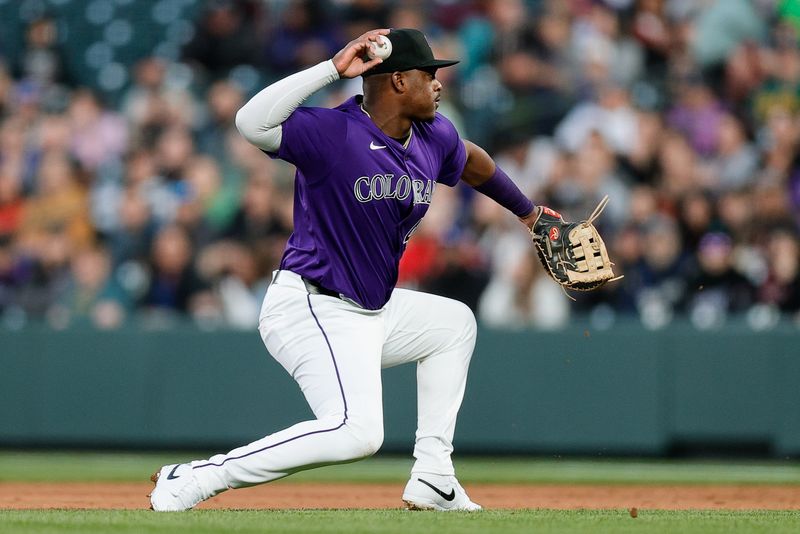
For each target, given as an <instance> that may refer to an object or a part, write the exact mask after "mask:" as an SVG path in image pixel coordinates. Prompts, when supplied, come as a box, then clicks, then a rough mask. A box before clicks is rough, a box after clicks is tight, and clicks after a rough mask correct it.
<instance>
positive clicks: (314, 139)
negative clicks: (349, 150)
mask: <svg viewBox="0 0 800 534" xmlns="http://www.w3.org/2000/svg"><path fill="white" fill-rule="evenodd" d="M281 129H282V131H281V146H280V148H279V149H278V152H277V154H270V156H275V157H278V158H280V159H282V160H284V161H288V162H289V163H292V164H294V165H295V166H296V167H297V168H298V169H300V170H301V171H303V175H304V176H305V177H306V178H309V179H310V178H312V177H318V178H322V177H324V176H325V175H326V174H327V170H328V169H330V168H332V167H333V165H334V164H335V163H336V161H337V160H338V157H339V155H340V154H341V153H342V150H341V143H343V142H344V140H345V139H346V138H347V120H346V118H345V116H344V114H343V113H341V112H339V111H336V110H332V109H326V108H306V107H300V108H297V109H296V110H294V112H292V114H291V115H289V118H288V119H286V120H285V121H284V122H283V124H281Z"/></svg>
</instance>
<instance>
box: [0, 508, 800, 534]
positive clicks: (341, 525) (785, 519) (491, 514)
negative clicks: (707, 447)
mask: <svg viewBox="0 0 800 534" xmlns="http://www.w3.org/2000/svg"><path fill="white" fill-rule="evenodd" d="M799 530H800V513H798V512H664V511H657V512H656V511H654V512H648V513H642V514H641V515H640V516H639V517H638V518H636V519H632V518H631V517H630V516H629V515H628V513H627V512H625V511H624V510H616V511H615V510H603V511H588V510H578V511H553V510H519V511H486V512H481V513H475V514H467V513H450V514H436V513H432V512H427V513H426V512H420V513H414V512H406V511H394V510H381V511H365V510H337V511H330V510H306V511H292V510H288V511H218V510H203V511H193V512H187V513H182V514H154V513H152V512H145V511H122V510H112V511H99V510H97V511H59V510H56V511H27V512H18V511H12V512H7V511H6V512H4V511H0V532H9V533H10V532H13V533H24V534H46V533H63V532H81V533H84V534H94V533H101V532H131V533H134V532H148V533H149V532H152V533H172V532H186V533H192V534H196V533H198V534H201V533H217V532H238V533H249V532H276V533H277V532H293V533H306V532H319V533H348V534H349V533H362V532H363V533H373V532H380V533H386V534H391V533H398V534H400V533H402V534H408V533H423V532H435V533H436V534H455V533H482V534H495V533H496V534H501V533H502V534H515V533H530V532H537V533H558V534H568V533H571V532H591V533H593V534H596V533H623V534H624V533H627V532H636V533H644V532H647V533H682V534H714V533H720V534H722V533H726V534H727V533H729V532H753V533H762V532H763V533H770V534H777V533H784V532H785V533H789V532H798V531H799Z"/></svg>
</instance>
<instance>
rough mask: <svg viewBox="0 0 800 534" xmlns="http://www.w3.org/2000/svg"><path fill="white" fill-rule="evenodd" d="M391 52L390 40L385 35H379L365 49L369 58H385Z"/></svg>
mask: <svg viewBox="0 0 800 534" xmlns="http://www.w3.org/2000/svg"><path fill="white" fill-rule="evenodd" d="M391 54H392V42H391V41H390V40H389V38H388V37H386V36H385V35H379V36H378V41H377V42H371V43H370V44H369V48H368V49H367V57H369V58H370V59H375V58H381V59H383V60H386V58H387V57H389V56H390V55H391Z"/></svg>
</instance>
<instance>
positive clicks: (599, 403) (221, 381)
mask: <svg viewBox="0 0 800 534" xmlns="http://www.w3.org/2000/svg"><path fill="white" fill-rule="evenodd" d="M342 357H344V356H342ZM383 376H384V408H385V435H386V438H385V442H384V450H393V451H408V450H410V448H411V446H412V442H413V436H414V428H415V403H416V389H415V375H414V366H413V365H406V366H403V367H399V368H396V369H389V370H386V371H384V375H383ZM0 391H2V392H3V402H2V403H0V446H6V447H16V446H86V447H122V448H125V447H136V448H138V447H153V448H171V447H192V448H206V447H211V448H227V447H232V446H236V445H240V444H244V443H247V442H249V441H252V440H255V439H258V438H260V437H263V436H264V435H266V434H269V433H271V432H273V431H276V430H279V429H281V428H284V427H286V426H289V425H291V424H293V423H295V422H297V421H300V420H303V419H308V418H310V417H311V413H310V410H309V409H308V407H307V406H306V404H305V402H304V400H303V398H302V396H301V394H300V392H299V389H298V388H297V386H296V385H295V383H294V382H293V381H292V380H291V378H290V377H289V376H288V375H287V374H286V373H285V371H284V370H283V369H282V368H281V367H280V366H279V365H278V364H277V363H276V362H275V361H273V360H272V358H270V357H269V355H268V354H267V352H266V350H265V349H264V348H263V345H262V343H261V340H260V338H259V335H258V333H257V332H232V331H217V332H206V331H200V330H197V329H194V328H191V327H180V328H174V329H170V330H165V331H143V330H139V329H134V328H131V329H126V330H122V331H116V332H96V331H89V330H67V331H63V332H55V331H51V330H45V329H35V328H31V329H28V330H24V331H21V332H9V331H0ZM455 441H456V447H457V449H458V450H459V451H462V452H486V453H500V452H516V453H524V452H531V453H537V454H591V455H606V454H608V455H612V454H633V455H639V454H641V455H663V454H667V453H669V452H670V451H671V450H673V447H675V446H676V444H682V445H683V446H687V445H688V446H691V444H706V445H707V444H714V445H716V446H721V447H725V448H730V449H731V450H733V449H736V448H737V447H750V446H753V445H754V444H756V445H758V447H760V449H759V450H762V451H766V452H767V453H769V454H771V455H773V456H777V457H784V456H798V455H800V330H798V329H797V328H795V327H792V326H786V327H782V328H779V329H776V330H772V331H770V332H765V333H756V332H752V331H750V330H748V329H745V328H737V327H727V328H724V329H721V330H717V331H714V332H698V331H696V330H694V329H692V328H690V327H688V326H674V327H672V328H670V329H666V330H662V331H658V332H652V331H648V330H645V329H643V328H640V327H637V326H633V325H631V326H624V327H623V326H620V327H616V328H614V329H611V330H606V331H589V330H586V329H581V328H574V329H569V330H565V331H560V332H533V331H526V332H501V331H490V330H486V329H483V330H481V331H480V333H479V338H478V345H477V348H476V351H475V356H474V357H473V361H472V366H471V369H470V377H469V384H468V387H467V394H466V397H465V399H464V405H463V407H462V409H461V413H460V416H459V422H458V427H457V430H456V440H455Z"/></svg>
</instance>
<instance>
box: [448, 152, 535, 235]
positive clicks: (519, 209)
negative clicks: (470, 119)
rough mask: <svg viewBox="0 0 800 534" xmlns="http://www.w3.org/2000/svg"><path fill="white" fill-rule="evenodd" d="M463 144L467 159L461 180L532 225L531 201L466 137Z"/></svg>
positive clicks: (528, 224)
mask: <svg viewBox="0 0 800 534" xmlns="http://www.w3.org/2000/svg"><path fill="white" fill-rule="evenodd" d="M463 143H464V148H465V149H466V152H467V162H466V164H465V165H464V170H463V171H462V173H461V180H462V181H463V182H464V183H466V184H467V185H469V186H470V187H472V188H473V189H475V190H476V191H478V192H480V193H483V194H484V195H486V196H487V197H489V198H491V199H492V200H494V201H495V202H497V203H498V204H500V205H501V206H503V207H504V208H506V209H508V210H509V211H511V212H512V213H513V214H514V215H516V216H517V217H518V218H519V220H520V221H521V222H522V223H523V224H524V225H525V226H527V227H528V228H530V227H532V226H533V223H534V221H535V220H536V215H537V210H536V206H534V204H533V202H531V200H530V199H529V198H528V197H526V196H525V194H524V193H523V192H522V191H520V190H519V187H517V185H516V184H515V183H514V182H513V181H512V180H511V178H509V177H508V175H507V174H506V173H505V172H503V170H502V169H501V168H500V167H498V166H497V164H496V163H495V162H494V160H493V159H492V157H491V156H490V155H489V154H487V153H486V151H485V150H484V149H482V148H481V147H479V146H478V145H476V144H475V143H472V142H470V141H467V140H463Z"/></svg>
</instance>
